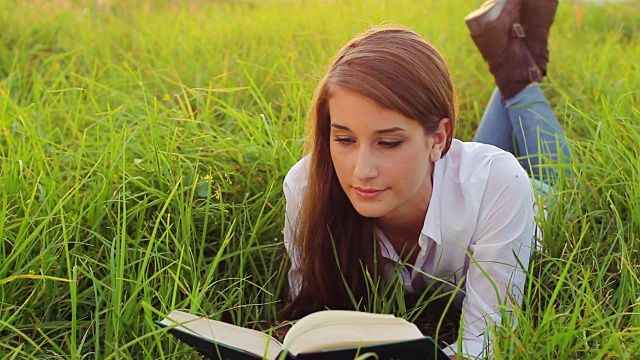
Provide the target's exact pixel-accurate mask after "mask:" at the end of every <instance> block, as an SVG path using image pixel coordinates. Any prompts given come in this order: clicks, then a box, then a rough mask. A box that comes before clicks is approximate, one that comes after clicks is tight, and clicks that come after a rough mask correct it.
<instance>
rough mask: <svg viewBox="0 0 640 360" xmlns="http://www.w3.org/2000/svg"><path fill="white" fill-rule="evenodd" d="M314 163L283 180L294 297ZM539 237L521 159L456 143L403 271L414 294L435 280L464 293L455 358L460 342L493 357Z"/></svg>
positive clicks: (466, 352) (389, 254)
mask: <svg viewBox="0 0 640 360" xmlns="http://www.w3.org/2000/svg"><path fill="white" fill-rule="evenodd" d="M308 163H309V161H308V157H305V158H303V159H302V160H300V161H299V162H298V163H297V164H295V165H294V166H293V167H292V168H291V170H290V171H289V173H288V174H287V176H286V177H285V180H284V194H285V197H286V200H287V204H286V219H285V229H284V242H285V246H286V248H287V251H288V252H289V255H290V257H291V260H292V265H291V270H290V271H289V284H290V288H291V294H292V296H294V297H295V296H296V295H297V294H298V292H299V290H300V286H301V282H302V281H303V279H301V276H300V273H299V271H298V256H297V255H296V254H295V249H294V247H293V246H292V244H291V241H292V234H293V226H295V224H296V220H297V216H298V212H299V211H300V208H301V205H302V200H303V197H304V192H305V189H306V186H307V177H308ZM377 233H378V236H379V241H380V243H381V245H382V247H381V249H382V255H383V256H384V257H386V258H388V259H390V260H392V261H395V262H400V260H399V256H398V253H397V252H396V251H395V249H394V248H393V246H392V245H391V243H390V241H389V240H388V239H387V238H386V236H385V235H384V234H383V233H382V232H381V231H380V230H378V231H377ZM533 233H534V197H533V189H532V185H531V182H530V180H529V177H528V176H527V173H526V172H525V170H524V169H523V168H522V167H521V166H520V164H519V162H518V161H517V160H516V159H515V157H514V156H513V155H511V154H510V153H508V152H505V151H503V150H501V149H499V148H497V147H494V146H491V145H485V144H480V143H472V142H462V141H460V140H457V139H454V140H453V142H452V144H451V148H450V150H449V151H448V152H447V154H446V155H445V156H444V157H443V158H442V159H440V160H438V161H437V162H436V163H435V166H434V171H433V192H432V195H431V202H430V203H429V208H428V210H427V214H426V217H425V219H424V225H423V227H422V232H421V235H420V238H419V239H418V245H419V249H416V251H419V253H418V257H417V259H416V261H415V264H413V266H412V267H409V268H407V267H401V268H402V270H401V273H400V276H401V277H402V281H403V283H404V286H405V289H406V290H407V291H408V292H420V291H422V290H424V289H425V288H426V286H427V282H428V281H429V280H430V279H433V278H438V279H442V280H444V281H446V282H448V283H449V284H448V285H445V288H444V289H443V290H445V291H446V290H454V291H455V289H456V288H458V290H457V292H456V295H455V299H454V301H455V302H456V305H458V306H461V308H462V314H461V316H462V317H461V318H462V319H464V320H463V323H462V327H463V329H462V330H463V334H462V344H458V343H457V342H456V343H454V344H451V345H450V346H449V347H448V348H447V349H445V352H446V353H447V354H448V355H450V354H457V353H458V347H459V345H461V348H462V353H459V355H463V356H466V357H470V358H475V357H478V356H484V355H487V354H490V353H491V346H490V344H491V341H490V338H489V331H488V327H489V326H491V325H492V324H496V323H498V324H499V323H501V321H502V314H503V313H505V312H506V313H508V312H509V309H510V308H511V307H513V306H519V305H520V303H521V300H522V295H523V291H524V288H525V281H526V272H527V268H528V265H529V258H530V253H531V250H532V239H533ZM392 273H393V269H392V268H390V269H388V274H392ZM437 286H438V285H436V287H437ZM485 344H489V346H485Z"/></svg>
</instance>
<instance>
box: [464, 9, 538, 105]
mask: <svg viewBox="0 0 640 360" xmlns="http://www.w3.org/2000/svg"><path fill="white" fill-rule="evenodd" d="M533 1H535V0H533ZM538 1H540V0H538ZM520 7H521V0H489V1H487V2H485V3H484V4H482V5H481V7H480V8H479V9H478V10H475V11H474V12H472V13H470V14H469V15H467V16H466V17H465V19H464V20H465V22H466V24H467V27H468V28H469V30H470V32H471V38H472V39H473V42H474V43H475V44H476V46H477V47H478V50H480V53H481V54H482V57H483V58H484V59H485V60H486V61H487V62H488V63H489V70H490V71H491V73H492V74H493V77H494V79H495V82H496V85H497V86H498V89H500V92H501V93H502V97H503V98H505V99H508V98H510V97H512V96H514V95H515V94H517V93H518V92H520V90H522V89H524V88H525V87H526V86H527V85H529V84H530V83H532V82H534V81H540V79H541V78H542V76H541V73H540V69H538V66H537V65H536V63H535V61H534V60H533V58H532V57H531V54H530V53H529V50H528V49H527V46H526V44H525V42H524V38H525V33H524V28H523V27H522V26H521V25H520Z"/></svg>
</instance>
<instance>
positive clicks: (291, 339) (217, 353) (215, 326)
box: [156, 310, 448, 360]
mask: <svg viewBox="0 0 640 360" xmlns="http://www.w3.org/2000/svg"><path fill="white" fill-rule="evenodd" d="M156 324H157V325H159V326H162V327H170V328H169V332H170V333H171V334H173V335H174V336H175V337H177V338H178V339H180V340H182V341H183V342H185V343H186V344H188V345H190V346H192V347H193V348H195V349H196V350H198V352H200V353H201V354H203V355H205V356H206V357H208V358H210V359H221V360H227V359H230V360H254V359H268V360H275V359H298V360H325V359H332V360H333V359H336V360H340V359H345V360H346V359H349V360H352V359H354V358H355V357H358V356H361V355H364V354H372V356H371V359H374V357H373V353H375V354H376V357H377V359H379V360H384V359H389V360H390V359H393V360H414V359H416V360H417V359H420V360H429V359H436V360H441V359H448V357H447V356H446V355H445V354H444V353H443V352H442V351H441V350H440V349H439V348H438V346H437V345H436V344H435V343H434V341H433V339H431V338H430V337H425V336H423V335H422V333H421V332H420V330H418V328H417V327H416V326H415V325H414V324H412V323H410V322H408V321H406V320H404V319H402V318H397V317H395V316H393V315H383V314H371V313H365V312H357V311H343V310H326V311H320V312H317V313H313V314H311V315H308V316H305V317H304V318H302V319H300V320H298V322H296V323H295V325H293V326H292V327H291V329H289V331H288V333H287V335H286V336H285V338H284V341H283V343H280V342H279V341H277V340H276V339H274V338H273V337H271V336H269V335H267V334H265V333H262V332H260V331H257V330H251V329H246V328H243V327H240V326H235V325H231V324H228V323H224V322H221V321H215V320H209V319H206V318H203V317H200V316H196V315H192V314H189V313H185V312H182V311H172V312H171V313H170V314H169V315H167V317H166V318H165V319H163V320H161V321H156Z"/></svg>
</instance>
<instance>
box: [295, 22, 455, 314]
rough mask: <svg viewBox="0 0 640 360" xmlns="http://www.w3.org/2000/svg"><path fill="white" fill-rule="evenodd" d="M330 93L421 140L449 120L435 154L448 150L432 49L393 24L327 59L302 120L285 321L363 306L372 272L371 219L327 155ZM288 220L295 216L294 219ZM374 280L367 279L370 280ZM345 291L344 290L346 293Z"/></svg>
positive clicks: (444, 87)
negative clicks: (347, 93) (393, 120)
mask: <svg viewBox="0 0 640 360" xmlns="http://www.w3.org/2000/svg"><path fill="white" fill-rule="evenodd" d="M336 87H339V88H341V89H346V90H351V91H353V92H356V93H359V94H361V95H364V96H366V97H368V98H370V99H372V100H374V101H375V102H377V103H378V104H379V105H381V106H383V107H385V108H388V109H391V110H395V111H397V112H399V113H400V114H402V115H404V116H406V117H408V118H411V119H415V120H416V121H418V122H420V124H421V125H422V126H423V128H424V130H425V132H426V133H428V134H432V133H434V132H435V131H436V129H437V128H438V126H439V124H440V119H442V118H449V124H450V127H449V133H448V134H447V141H446V145H445V148H444V151H443V153H442V155H444V154H445V153H446V152H447V151H448V150H449V147H450V145H451V139H452V137H453V132H454V129H455V120H456V116H457V99H456V93H455V89H454V87H453V83H452V80H451V75H450V73H449V70H448V68H447V66H446V64H445V62H444V60H443V58H442V56H441V55H440V53H439V52H438V50H437V49H436V48H435V47H433V46H432V45H431V44H429V43H428V42H427V41H425V40H424V39H423V38H422V37H420V35H418V34H416V33H415V32H413V31H411V30H409V29H407V28H404V27H400V26H382V27H377V28H373V29H370V30H367V31H364V32H362V33H360V34H359V35H357V36H356V37H355V38H353V39H352V40H350V41H349V42H348V43H347V44H346V45H345V46H344V47H342V49H340V51H338V53H337V54H336V55H335V57H334V59H333V61H332V62H331V64H330V66H329V68H328V69H327V72H326V74H325V76H324V77H323V79H322V80H321V81H320V83H319V84H318V86H317V88H316V91H315V93H314V98H313V101H312V105H311V109H310V112H309V115H308V119H307V124H308V129H307V133H308V136H309V139H308V140H309V141H308V143H307V152H308V153H309V154H310V155H309V156H310V165H309V178H308V179H309V180H308V185H307V190H306V193H305V194H304V200H303V205H302V209H301V212H300V214H299V216H298V221H297V223H296V224H294V225H295V227H294V230H293V246H294V247H295V249H296V251H295V252H296V253H297V254H299V256H300V258H299V270H300V272H301V275H302V288H301V289H300V292H299V294H298V295H297V296H296V298H295V299H293V301H292V302H291V303H290V304H289V305H288V306H287V307H286V308H285V310H284V316H285V317H287V318H293V317H302V316H305V315H307V314H308V313H311V312H314V311H318V310H322V309H324V308H330V309H352V308H355V307H358V306H357V305H354V301H355V302H356V303H358V304H360V305H363V306H366V305H367V303H368V297H369V296H368V289H367V283H366V275H365V271H368V272H369V274H371V276H372V277H374V276H375V274H379V273H380V271H379V270H381V268H378V267H380V265H376V264H377V259H378V258H379V256H380V251H379V249H378V247H377V241H376V240H375V231H374V230H375V223H374V219H372V218H366V217H363V216H362V215H360V214H359V213H358V212H357V211H356V210H355V208H354V207H353V206H352V205H351V202H350V201H349V199H348V198H347V195H346V194H345V193H344V191H343V190H342V187H341V186H340V183H339V182H338V178H337V176H336V173H335V170H334V167H333V162H332V160H331V154H330V150H329V144H330V123H331V119H330V117H331V115H330V113H329V98H330V96H331V93H332V90H333V89H335V88H336ZM294 217H295V214H294ZM375 280H377V279H374V281H375ZM347 286H348V288H347Z"/></svg>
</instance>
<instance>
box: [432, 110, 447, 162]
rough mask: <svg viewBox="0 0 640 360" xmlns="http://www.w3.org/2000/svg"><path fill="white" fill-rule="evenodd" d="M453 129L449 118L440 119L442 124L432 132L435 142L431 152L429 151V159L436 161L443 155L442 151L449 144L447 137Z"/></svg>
mask: <svg viewBox="0 0 640 360" xmlns="http://www.w3.org/2000/svg"><path fill="white" fill-rule="evenodd" d="M450 131H451V123H450V122H449V118H442V119H440V124H439V125H438V128H437V129H436V131H435V132H434V133H433V134H432V138H433V144H432V145H431V152H430V153H429V160H431V162H436V161H438V160H440V158H441V157H442V152H443V151H444V148H445V146H446V145H447V138H448V135H449V132H450Z"/></svg>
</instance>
